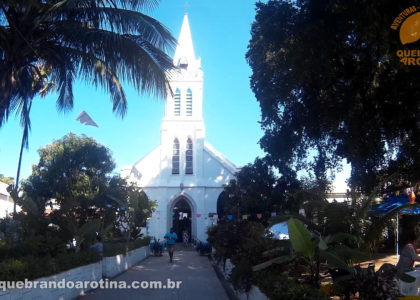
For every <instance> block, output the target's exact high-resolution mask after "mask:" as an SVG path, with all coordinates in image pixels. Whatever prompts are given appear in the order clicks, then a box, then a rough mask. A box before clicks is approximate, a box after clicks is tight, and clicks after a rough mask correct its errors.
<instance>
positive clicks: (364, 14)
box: [246, 0, 420, 192]
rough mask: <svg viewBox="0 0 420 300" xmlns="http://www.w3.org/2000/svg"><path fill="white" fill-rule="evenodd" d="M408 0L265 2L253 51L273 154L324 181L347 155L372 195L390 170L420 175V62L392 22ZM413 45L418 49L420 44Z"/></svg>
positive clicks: (254, 79) (266, 145) (354, 178)
mask: <svg viewBox="0 0 420 300" xmlns="http://www.w3.org/2000/svg"><path fill="white" fill-rule="evenodd" d="M410 6H411V3H410V2H409V1H391V0H386V1H359V0H355V1H336V0H300V1H286V0H285V1H274V0H271V1H268V2H267V3H262V2H258V3H257V4H256V18H255V22H254V23H253V25H252V29H251V35H252V38H251V40H250V43H249V46H248V52H247V55H246V58H247V60H248V63H249V65H250V66H251V68H252V71H253V74H252V76H251V87H252V90H253V92H254V93H255V95H256V98H257V100H258V101H259V104H260V107H261V111H262V120H261V125H262V128H263V130H264V131H265V133H264V136H263V137H262V139H261V140H260V144H261V146H262V148H263V149H264V150H265V151H266V152H267V153H268V161H270V163H271V164H272V165H274V166H276V167H278V168H279V169H280V172H283V170H289V171H292V172H296V171H299V170H307V171H312V172H313V173H314V174H315V175H316V176H317V178H321V179H322V178H325V177H326V175H327V173H328V170H329V169H334V168H335V167H336V166H337V165H339V163H340V162H341V160H342V159H346V160H347V162H349V163H350V164H351V168H352V171H351V180H350V184H351V185H352V187H353V188H356V189H358V190H361V191H365V192H369V191H371V190H372V189H373V187H374V186H375V184H376V183H377V182H378V181H379V180H380V179H381V178H383V177H384V176H389V175H391V174H395V173H397V174H398V176H397V177H396V178H398V180H397V182H398V183H397V184H403V183H411V184H413V182H417V181H418V180H420V152H419V146H420V123H419V122H418V116H419V113H420V103H419V101H420V81H419V80H418V79H419V75H420V67H419V66H405V65H404V64H402V63H401V62H400V59H399V57H397V55H396V52H397V50H398V49H401V48H402V45H401V43H400V40H399V37H398V31H395V30H392V29H391V28H390V26H391V24H392V23H393V21H394V19H395V18H396V17H397V16H398V15H399V13H400V12H401V11H403V10H404V9H406V8H407V7H410ZM404 47H407V48H409V49H410V48H411V49H415V47H418V43H414V44H410V45H406V46H404Z"/></svg>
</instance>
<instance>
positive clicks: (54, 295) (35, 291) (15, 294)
mask: <svg viewBox="0 0 420 300" xmlns="http://www.w3.org/2000/svg"><path fill="white" fill-rule="evenodd" d="M148 256H149V247H148V246H146V247H142V248H138V249H134V250H131V251H130V252H128V253H127V254H125V255H124V254H120V255H116V256H111V257H104V258H103V259H102V261H100V262H97V263H94V264H90V265H86V266H81V267H77V268H74V269H70V270H67V271H64V272H62V273H59V274H56V275H52V276H49V277H42V278H38V279H36V280H34V281H37V282H38V286H37V287H34V281H29V282H28V284H32V288H22V289H21V288H14V289H9V290H6V291H3V290H1V289H0V300H32V299H40V300H44V299H45V300H57V299H59V300H71V299H75V298H77V297H79V296H80V295H82V294H83V293H86V292H88V291H90V290H92V288H91V287H89V286H87V288H86V289H85V288H83V287H81V288H77V287H73V288H67V287H66V288H65V284H69V282H71V284H72V283H76V282H78V281H84V282H88V281H89V282H99V281H100V280H101V279H102V278H111V277H115V276H116V275H118V274H120V273H122V272H124V271H126V270H128V269H129V268H131V267H132V266H134V265H136V264H138V263H139V262H141V261H142V260H144V259H145V258H147V257H148ZM41 281H42V282H56V285H57V287H56V288H51V289H49V288H48V289H45V288H40V286H39V285H40V282H41Z"/></svg>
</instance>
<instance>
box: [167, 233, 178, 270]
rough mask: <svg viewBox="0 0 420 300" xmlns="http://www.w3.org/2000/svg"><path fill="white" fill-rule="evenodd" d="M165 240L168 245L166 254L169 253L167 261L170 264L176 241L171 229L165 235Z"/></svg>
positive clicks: (176, 237)
mask: <svg viewBox="0 0 420 300" xmlns="http://www.w3.org/2000/svg"><path fill="white" fill-rule="evenodd" d="M165 239H166V240H167V242H166V243H167V245H168V253H169V261H170V262H171V263H172V258H173V256H174V249H175V243H176V240H177V239H178V236H177V235H176V233H175V232H174V229H173V228H171V231H170V232H168V233H167V234H165Z"/></svg>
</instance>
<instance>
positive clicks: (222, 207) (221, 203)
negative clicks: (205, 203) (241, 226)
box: [217, 191, 229, 219]
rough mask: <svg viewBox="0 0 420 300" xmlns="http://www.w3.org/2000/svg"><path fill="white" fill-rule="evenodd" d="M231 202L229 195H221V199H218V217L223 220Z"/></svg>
mask: <svg viewBox="0 0 420 300" xmlns="http://www.w3.org/2000/svg"><path fill="white" fill-rule="evenodd" d="M228 202H229V196H228V194H227V193H226V192H225V191H223V192H221V193H220V195H219V197H218V198H217V216H218V217H219V218H220V219H223V218H224V217H225V215H226V205H227V204H228Z"/></svg>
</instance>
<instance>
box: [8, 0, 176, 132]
mask: <svg viewBox="0 0 420 300" xmlns="http://www.w3.org/2000/svg"><path fill="white" fill-rule="evenodd" d="M158 2H159V1H158V0H143V1H139V0H118V1H113V0H99V1H98V0H86V1H73V0H63V1H59V0H43V1H41V0H33V1H26V0H14V1H10V0H1V1H0V126H1V124H2V123H3V122H4V121H6V120H7V118H8V116H9V115H10V113H12V112H13V111H15V110H16V111H18V112H20V113H21V115H22V120H23V121H22V122H23V123H24V124H26V123H27V122H29V114H28V107H29V104H28V103H29V102H30V101H32V98H33V97H34V96H36V95H38V94H42V93H43V92H45V89H46V87H47V86H50V85H51V84H53V85H54V86H55V87H56V90H57V92H58V99H57V108H58V109H59V110H69V109H71V108H72V107H73V100H74V99H73V82H74V80H75V79H76V78H79V79H81V80H84V81H86V82H90V83H91V84H93V85H94V86H98V85H99V86H101V87H102V88H104V89H105V90H106V91H107V92H108V93H109V94H110V96H111V100H112V103H113V111H116V112H117V113H118V114H120V115H121V116H124V114H125V111H126V108H127V99H126V95H125V92H124V90H123V88H122V84H121V81H125V82H127V83H129V84H132V85H134V87H135V88H136V89H137V90H138V91H140V92H146V93H152V94H154V95H157V96H163V95H165V93H166V87H167V80H166V75H165V71H167V70H168V69H170V68H171V67H172V61H171V59H170V57H169V56H168V55H167V54H166V52H167V51H168V50H170V49H172V47H173V46H174V45H175V40H174V38H173V37H172V36H171V34H170V33H169V31H168V30H167V29H166V28H165V27H164V26H163V25H162V24H161V23H159V22H158V21H157V20H155V19H153V18H151V17H149V16H147V15H145V14H144V13H142V12H141V11H144V10H147V9H149V8H152V7H154V6H155V5H156V4H157V3H158ZM40 83H42V84H41V87H40Z"/></svg>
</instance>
